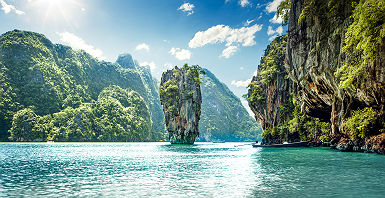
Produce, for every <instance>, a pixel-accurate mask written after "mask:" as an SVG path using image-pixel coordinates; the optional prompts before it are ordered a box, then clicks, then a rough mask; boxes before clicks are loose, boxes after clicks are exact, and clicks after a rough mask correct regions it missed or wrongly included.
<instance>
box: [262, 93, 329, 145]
mask: <svg viewBox="0 0 385 198" xmlns="http://www.w3.org/2000/svg"><path fill="white" fill-rule="evenodd" d="M283 109H285V110H286V111H287V110H289V111H290V112H291V113H290V117H289V119H288V120H286V121H285V122H284V123H280V124H279V125H277V126H275V127H273V128H270V129H265V130H264V132H263V133H262V137H263V138H265V139H281V140H285V141H286V139H287V138H288V139H289V140H296V141H298V140H301V141H306V140H312V141H323V142H325V141H329V140H330V137H329V133H330V129H331V125H330V123H328V122H321V121H319V120H318V119H316V118H313V117H310V116H307V115H305V114H303V113H301V109H300V107H299V104H298V102H296V101H295V100H294V99H293V97H291V98H290V100H289V104H288V105H287V106H286V107H285V108H283ZM281 110H282V108H281ZM282 115H284V114H282Z"/></svg>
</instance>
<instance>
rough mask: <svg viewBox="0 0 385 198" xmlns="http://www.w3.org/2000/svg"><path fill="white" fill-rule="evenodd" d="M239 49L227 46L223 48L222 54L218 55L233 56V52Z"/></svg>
mask: <svg viewBox="0 0 385 198" xmlns="http://www.w3.org/2000/svg"><path fill="white" fill-rule="evenodd" d="M238 50H239V48H238V47H237V46H233V45H231V46H228V47H227V48H226V49H224V50H223V51H222V54H221V55H220V57H224V58H230V57H231V56H233V55H234V54H235V52H237V51H238Z"/></svg>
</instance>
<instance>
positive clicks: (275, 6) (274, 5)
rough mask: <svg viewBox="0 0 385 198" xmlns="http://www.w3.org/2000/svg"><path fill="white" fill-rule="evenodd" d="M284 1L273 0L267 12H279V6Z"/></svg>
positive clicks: (267, 7) (268, 5)
mask: <svg viewBox="0 0 385 198" xmlns="http://www.w3.org/2000/svg"><path fill="white" fill-rule="evenodd" d="M282 1H283V0H273V1H272V2H270V3H268V4H267V6H266V10H267V12H269V13H272V12H277V9H278V6H279V4H280V3H281V2H282Z"/></svg>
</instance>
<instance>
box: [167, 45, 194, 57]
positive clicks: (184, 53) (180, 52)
mask: <svg viewBox="0 0 385 198" xmlns="http://www.w3.org/2000/svg"><path fill="white" fill-rule="evenodd" d="M168 53H170V54H171V55H173V56H175V58H177V59H178V60H189V59H190V58H191V52H190V50H186V49H180V48H175V47H173V48H171V49H170V51H169V52H168Z"/></svg>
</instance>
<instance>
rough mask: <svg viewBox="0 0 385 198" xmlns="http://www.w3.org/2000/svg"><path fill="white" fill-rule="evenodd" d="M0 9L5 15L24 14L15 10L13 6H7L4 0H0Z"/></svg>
mask: <svg viewBox="0 0 385 198" xmlns="http://www.w3.org/2000/svg"><path fill="white" fill-rule="evenodd" d="M0 4H1V9H2V10H3V11H4V13H5V14H8V13H10V12H12V11H13V12H15V13H16V14H18V15H22V14H25V12H23V11H21V10H18V9H16V7H15V6H14V5H10V4H7V3H6V2H5V1H4V0H0Z"/></svg>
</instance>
